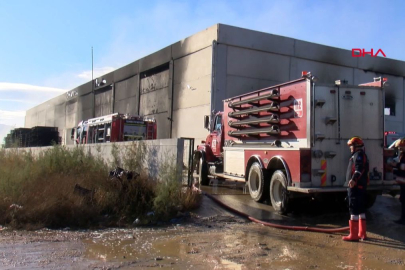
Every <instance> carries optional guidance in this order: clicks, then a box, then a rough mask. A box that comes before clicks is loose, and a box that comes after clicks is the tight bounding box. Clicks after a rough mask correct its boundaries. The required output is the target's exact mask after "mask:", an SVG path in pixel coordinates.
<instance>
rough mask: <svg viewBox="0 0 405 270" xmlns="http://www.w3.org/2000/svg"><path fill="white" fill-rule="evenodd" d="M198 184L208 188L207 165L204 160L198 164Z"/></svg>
mask: <svg viewBox="0 0 405 270" xmlns="http://www.w3.org/2000/svg"><path fill="white" fill-rule="evenodd" d="M198 182H199V183H200V185H202V186H208V184H209V179H208V168H207V163H206V162H204V160H203V159H202V158H200V161H199V163H198Z"/></svg>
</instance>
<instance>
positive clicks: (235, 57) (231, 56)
mask: <svg viewBox="0 0 405 270" xmlns="http://www.w3.org/2000/svg"><path fill="white" fill-rule="evenodd" d="M289 68H290V58H289V57H287V56H283V55H278V54H272V53H266V52H261V51H255V50H248V49H242V48H237V47H228V56H227V70H228V72H227V74H228V75H235V76H241V77H245V78H255V79H264V80H271V81H288V78H289Z"/></svg>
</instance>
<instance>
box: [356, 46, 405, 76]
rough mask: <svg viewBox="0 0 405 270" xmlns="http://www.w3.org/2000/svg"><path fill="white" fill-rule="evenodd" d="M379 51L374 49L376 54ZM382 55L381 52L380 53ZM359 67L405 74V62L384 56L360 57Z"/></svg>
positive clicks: (386, 72)
mask: <svg viewBox="0 0 405 270" xmlns="http://www.w3.org/2000/svg"><path fill="white" fill-rule="evenodd" d="M376 53H377V51H374V54H376ZM379 55H380V56H381V54H379ZM358 68H359V69H364V70H368V71H375V72H381V73H385V74H392V75H399V76H405V62H404V61H398V60H394V59H389V58H382V57H371V56H366V57H358Z"/></svg>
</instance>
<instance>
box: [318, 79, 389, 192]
mask: <svg viewBox="0 0 405 270" xmlns="http://www.w3.org/2000/svg"><path fill="white" fill-rule="evenodd" d="M382 95H383V93H382V90H381V88H374V87H358V86H345V85H344V86H322V85H319V86H315V89H314V99H313V106H312V110H313V119H312V121H311V122H312V123H313V126H312V130H311V132H312V136H311V138H312V168H313V171H312V177H311V179H312V185H313V186H318V187H331V186H343V185H344V183H345V180H346V179H345V174H346V169H347V164H348V160H349V158H350V155H351V154H350V150H349V148H348V146H347V141H348V140H349V139H350V138H351V137H353V136H360V137H361V138H362V139H363V140H364V143H365V150H366V154H367V156H368V158H369V160H370V171H373V170H374V171H375V173H376V175H378V174H379V173H381V172H382V164H383V163H382V159H383V155H382V151H383V148H382V144H383V135H384V133H383V121H384V115H383V108H382ZM377 178H378V177H377ZM377 180H378V179H377ZM374 183H376V182H374Z"/></svg>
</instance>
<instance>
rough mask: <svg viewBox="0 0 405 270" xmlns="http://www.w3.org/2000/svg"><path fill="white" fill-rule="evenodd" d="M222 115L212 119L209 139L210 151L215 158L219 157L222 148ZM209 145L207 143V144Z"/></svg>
mask: <svg viewBox="0 0 405 270" xmlns="http://www.w3.org/2000/svg"><path fill="white" fill-rule="evenodd" d="M222 131H223V126H222V114H218V115H216V116H215V118H214V122H213V127H212V132H211V134H210V137H211V138H210V139H211V149H212V153H213V154H214V155H215V156H219V155H221V152H222V151H221V150H222V149H221V148H222V145H221V144H222ZM208 143H209V142H208Z"/></svg>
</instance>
